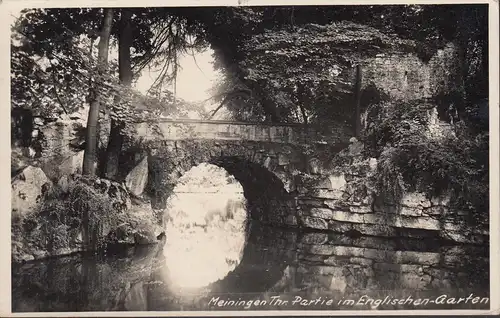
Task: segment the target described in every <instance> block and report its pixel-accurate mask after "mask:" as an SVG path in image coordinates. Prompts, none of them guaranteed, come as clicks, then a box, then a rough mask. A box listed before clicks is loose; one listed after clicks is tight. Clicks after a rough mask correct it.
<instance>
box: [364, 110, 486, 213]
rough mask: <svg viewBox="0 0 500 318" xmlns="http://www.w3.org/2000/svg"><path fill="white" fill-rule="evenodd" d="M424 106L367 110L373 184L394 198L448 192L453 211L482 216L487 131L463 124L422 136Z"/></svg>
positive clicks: (435, 194)
mask: <svg viewBox="0 0 500 318" xmlns="http://www.w3.org/2000/svg"><path fill="white" fill-rule="evenodd" d="M427 109H429V107H428V105H425V104H423V105H419V104H417V103H413V104H405V105H401V107H400V106H399V105H398V107H397V108H395V107H387V105H384V106H382V105H377V106H376V107H373V108H372V109H371V110H370V111H371V113H369V116H371V117H370V120H369V121H368V122H369V126H368V127H367V130H366V134H365V140H364V142H365V150H366V151H367V152H368V153H367V155H369V156H371V157H377V158H379V160H378V168H377V174H376V184H377V187H378V188H379V190H380V192H381V193H382V194H383V195H385V196H388V197H390V198H391V199H394V200H395V201H398V200H399V199H400V198H401V196H402V194H403V193H404V192H407V191H419V192H423V193H426V194H427V195H428V197H435V196H440V195H443V194H450V195H451V204H452V206H453V207H454V208H455V209H457V210H462V211H468V212H469V217H470V220H471V221H473V222H476V223H479V222H482V221H484V220H485V219H486V220H487V218H488V212H489V204H488V191H489V187H488V185H489V180H488V137H489V136H488V134H487V133H479V134H476V133H474V132H472V130H471V129H469V128H468V127H467V126H466V125H465V123H463V122H459V123H457V124H455V125H454V126H453V130H454V134H451V135H449V136H445V137H443V138H441V139H439V140H435V139H430V138H429V137H427V136H426V134H425V131H426V129H427V126H426V124H427V123H426V111H427Z"/></svg>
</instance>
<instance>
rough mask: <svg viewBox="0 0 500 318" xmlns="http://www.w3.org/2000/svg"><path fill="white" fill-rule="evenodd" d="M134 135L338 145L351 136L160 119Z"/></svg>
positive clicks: (295, 127) (340, 131)
mask: <svg viewBox="0 0 500 318" xmlns="http://www.w3.org/2000/svg"><path fill="white" fill-rule="evenodd" d="M136 131H137V134H138V135H139V136H140V137H142V138H144V139H145V140H146V141H147V140H157V139H163V140H185V139H210V140H247V141H257V142H272V143H288V144H317V143H325V144H326V143H328V144H338V143H343V142H347V141H348V140H349V138H350V137H351V136H352V135H351V133H350V131H348V130H347V129H346V128H345V127H341V126H338V127H336V128H334V129H332V131H331V134H328V135H323V134H321V133H319V132H318V130H316V129H315V127H314V126H307V127H306V126H304V125H302V124H266V123H248V122H233V121H221V120H192V119H174V120H173V119H161V120H159V121H155V122H142V123H137V124H136Z"/></svg>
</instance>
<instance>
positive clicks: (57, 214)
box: [12, 182, 125, 253]
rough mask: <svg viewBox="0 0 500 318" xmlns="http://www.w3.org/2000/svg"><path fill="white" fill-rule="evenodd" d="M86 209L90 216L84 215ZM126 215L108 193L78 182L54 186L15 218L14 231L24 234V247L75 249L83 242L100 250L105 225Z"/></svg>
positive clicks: (111, 226) (113, 225) (35, 248)
mask: <svg viewBox="0 0 500 318" xmlns="http://www.w3.org/2000/svg"><path fill="white" fill-rule="evenodd" d="M87 211H88V212H87ZM84 212H87V213H88V218H84V215H85V213H84ZM124 219H125V215H123V213H120V210H117V209H116V208H115V207H113V205H112V202H111V201H110V199H109V197H108V196H106V195H105V194H101V193H99V192H98V191H97V190H96V189H94V188H92V187H91V186H89V185H87V184H84V183H80V182H75V183H71V184H70V185H69V186H68V189H67V191H63V189H62V188H61V187H59V186H54V187H52V188H51V189H50V190H49V191H48V192H47V193H46V194H45V195H44V197H43V198H42V201H41V203H40V205H39V206H38V207H37V210H36V211H34V212H33V213H31V214H29V215H27V216H25V217H22V218H18V219H13V221H12V224H13V231H12V233H13V235H15V236H16V235H20V237H22V238H24V242H25V243H24V245H25V247H28V246H30V247H31V248H29V247H28V248H29V249H30V250H31V249H32V250H34V251H35V250H39V251H48V252H49V253H52V252H55V251H56V250H57V249H61V248H69V249H72V250H75V251H76V250H81V245H80V244H84V246H85V245H86V249H87V250H98V249H102V248H103V247H105V246H104V244H105V239H106V237H105V235H104V229H106V228H107V229H109V228H113V227H116V226H117V225H118V224H120V222H123V221H124ZM87 233H88V237H86V234H87Z"/></svg>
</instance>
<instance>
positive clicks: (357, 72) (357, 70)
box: [354, 64, 361, 138]
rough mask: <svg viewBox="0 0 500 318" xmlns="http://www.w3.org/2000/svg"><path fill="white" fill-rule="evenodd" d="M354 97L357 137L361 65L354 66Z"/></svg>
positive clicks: (358, 133) (357, 133) (359, 123)
mask: <svg viewBox="0 0 500 318" xmlns="http://www.w3.org/2000/svg"><path fill="white" fill-rule="evenodd" d="M354 98H355V108H356V113H355V118H354V120H355V123H354V129H355V135H354V136H355V137H356V138H359V136H360V135H361V65H359V64H358V65H357V66H356V85H355V86H354Z"/></svg>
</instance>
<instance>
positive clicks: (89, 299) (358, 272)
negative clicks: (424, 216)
mask: <svg viewBox="0 0 500 318" xmlns="http://www.w3.org/2000/svg"><path fill="white" fill-rule="evenodd" d="M205 168H206V167H205ZM205 168H203V167H202V168H199V169H198V170H202V169H205ZM210 169H212V168H210ZM194 171H195V172H196V171H197V169H194ZM205 173H206V171H205ZM211 173H212V174H211V176H209V177H207V176H206V175H205V176H204V177H203V178H201V177H199V176H201V175H202V174H201V173H199V174H198V177H196V175H195V176H194V177H193V176H189V175H187V176H186V178H184V177H183V178H184V179H182V178H181V180H180V181H179V185H178V187H177V188H176V189H175V190H174V192H175V193H176V195H175V196H172V198H171V199H170V203H169V206H170V207H169V213H168V216H167V218H166V220H165V222H166V233H167V238H166V241H162V242H160V243H159V244H157V245H154V246H137V247H133V248H128V249H125V250H123V251H121V252H120V253H116V254H115V255H108V256H94V255H75V256H70V257H61V258H56V259H49V260H44V261H37V262H30V263H27V264H24V265H13V269H12V310H13V311H14V312H39V311H178V310H244V309H250V310H265V309H267V310H319V309H322V310H337V309H343V310H362V309H411V310H415V309H437V308H439V309H448V308H449V309H465V308H467V309H469V308H474V309H476V308H477V309H487V308H489V303H487V302H486V300H487V299H486V298H484V297H487V296H488V294H489V293H488V290H489V277H488V266H489V265H488V246H474V245H451V244H447V243H445V242H439V241H434V240H423V239H409V238H394V239H389V238H381V237H368V236H357V237H353V236H349V235H347V234H341V233H339V234H335V233H321V232H306V231H295V230H290V229H282V228H273V227H268V226H263V225H260V224H258V223H255V222H250V221H248V220H247V211H246V207H245V204H244V203H245V200H244V197H243V194H242V189H241V186H240V185H239V184H238V183H237V182H235V180H233V179H231V178H228V175H227V173H226V172H224V173H221V172H220V171H218V170H217V169H212V172H211ZM189 178H191V179H189ZM189 180H191V181H192V180H195V182H194V183H193V182H191V183H190V181H189ZM221 180H223V182H220V181H221ZM207 192H208V193H207ZM267 213H272V211H267ZM475 297H479V298H477V299H475ZM452 298H453V299H452ZM460 298H462V300H461V301H460ZM474 301H475V303H474Z"/></svg>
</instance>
